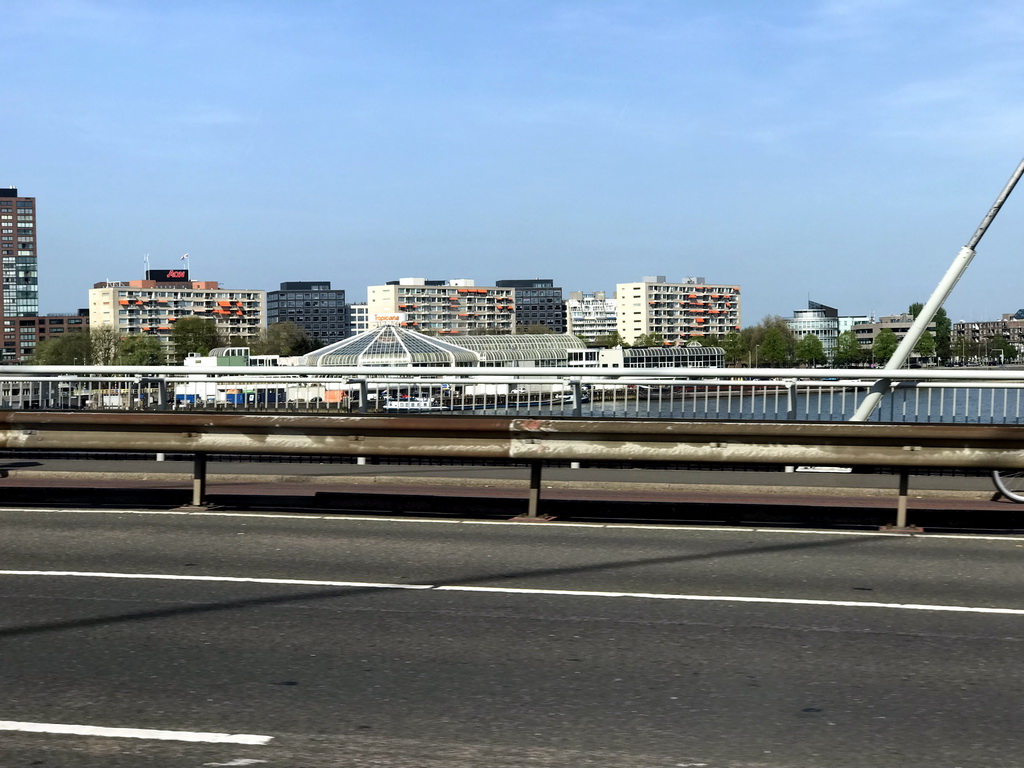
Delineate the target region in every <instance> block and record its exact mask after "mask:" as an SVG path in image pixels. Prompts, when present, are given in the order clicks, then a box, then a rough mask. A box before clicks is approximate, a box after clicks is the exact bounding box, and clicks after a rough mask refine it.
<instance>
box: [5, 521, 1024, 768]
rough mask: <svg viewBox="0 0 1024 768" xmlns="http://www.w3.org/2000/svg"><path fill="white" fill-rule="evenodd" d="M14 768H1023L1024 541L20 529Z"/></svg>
mask: <svg viewBox="0 0 1024 768" xmlns="http://www.w3.org/2000/svg"><path fill="white" fill-rule="evenodd" d="M0 525H2V526H3V531H4V535H3V537H0V571H2V572H0V592H2V598H3V605H4V611H3V613H2V614H0V654H2V659H3V669H4V676H3V681H4V682H3V686H4V695H3V697H2V699H0V728H3V729H4V730H5V732H4V733H3V734H2V738H0V765H5V766H6V765H10V766H21V765H38V766H60V768H81V767H83V766H90V767H91V766H103V767H104V768H110V767H119V766H139V765H154V766H241V765H253V766H267V767H268V768H277V767H279V768H299V767H301V768H321V767H322V768H326V767H327V766H331V767H332V768H334V767H336V766H346V767H350V766H351V767H356V768H362V767H364V766H365V767H366V768H369V767H370V766H388V767H393V766H403V767H404V766H410V767H412V766H417V767H422V768H435V767H436V768H442V766H443V767H444V768H479V767H480V766H488V767H489V768H513V767H515V768H520V767H521V766H572V767H573V768H575V767H576V766H588V765H590V766H600V767H601V768H618V767H620V766H621V768H662V767H664V768H680V766H690V767H693V768H696V767H697V766H700V767H701V768H726V767H730V768H735V767H738V766H742V767H744V768H754V767H755V766H756V767H757V768H817V767H819V766H830V767H833V768H844V767H847V766H848V767H850V768H853V767H856V768H863V766H872V767H873V768H889V767H890V766H891V767H892V768H896V767H897V766H898V767H899V768H907V767H908V766H922V767H924V766H928V768H943V767H948V768H954V767H959V768H1010V767H1011V766H1014V767H1017V766H1020V765H1021V755H1022V754H1024V736H1022V734H1021V728H1020V712H1021V711H1022V710H1024V675H1022V672H1021V664H1020V657H1021V653H1022V649H1024V569H1022V558H1024V539H1022V538H1020V537H1013V536H1002V537H965V536H936V535H924V536H910V535H903V534H899V535H894V534H881V533H835V532H832V533H828V532H815V531H804V532H794V531H764V530H755V529H731V530H714V529H692V528H680V527H676V528H664V527H646V528H641V527H632V526H612V525H603V526H599V525H592V526H581V525H560V524H558V523H521V522H520V523H511V522H507V523H495V522H484V523H480V522H477V523H473V522H456V521H389V520H375V519H362V520H358V519H348V518H343V517H326V516H324V517H320V516H308V515H307V516H290V515H261V516H252V515H245V514H237V513H235V514H223V513H177V514H175V513H167V512H152V511H150V512H146V513H141V514H136V513H131V512H127V511H126V512H109V511H108V512H87V513H82V512H72V511H66V512H47V511H40V510H25V511H0Z"/></svg>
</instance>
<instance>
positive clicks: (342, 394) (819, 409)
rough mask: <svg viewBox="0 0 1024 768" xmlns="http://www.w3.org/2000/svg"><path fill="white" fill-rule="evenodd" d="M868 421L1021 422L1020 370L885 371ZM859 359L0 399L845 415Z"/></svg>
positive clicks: (475, 373) (137, 382) (19, 381)
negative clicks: (852, 363) (823, 364)
mask: <svg viewBox="0 0 1024 768" xmlns="http://www.w3.org/2000/svg"><path fill="white" fill-rule="evenodd" d="M885 376H886V378H887V379H889V378H891V379H892V380H893V384H892V387H891V389H890V390H889V392H888V393H887V396H886V397H884V398H883V400H882V404H881V406H880V407H879V408H878V409H877V410H876V411H875V412H874V413H873V414H872V417H871V420H872V421H888V422H947V423H988V424H991V423H998V424H1018V423H1024V371H1022V370H1009V369H995V370H988V369H977V368H974V369H938V368H934V369H932V368H929V369H910V370H900V371H886V373H885ZM876 380H877V375H875V374H874V373H873V372H872V371H871V370H865V369H844V370H829V369H812V370H804V369H771V368H762V369H731V368H730V369H712V368H699V369H693V368H673V369H613V370H609V369H600V370H595V369H580V368H574V367H565V368H466V369H458V368H456V369H453V368H418V367H405V368H330V369H325V368H313V367H301V368H300V367H280V368H266V367H230V366H222V367H212V366H211V367H201V366H188V367H178V366H152V367H131V366H90V367H83V366H74V367H61V366H35V367H33V366H2V367H0V408H3V409H26V410H34V409H42V410H186V411H200V410H217V411H272V412H277V411H281V412H284V411H303V412H310V411H312V412H323V413H373V412H384V413H409V414H412V413H423V414H431V413H467V414H486V415H517V416H542V417H551V416H577V417H579V416H583V417H590V418H668V419H701V420H708V419H750V420H780V419H785V420H798V421H845V420H848V419H849V418H850V417H851V416H852V415H853V413H854V412H855V411H856V409H857V406H858V405H859V404H860V403H861V402H862V401H863V399H864V397H865V396H866V394H867V393H868V392H869V390H870V388H871V386H872V385H873V384H874V382H875V381H876Z"/></svg>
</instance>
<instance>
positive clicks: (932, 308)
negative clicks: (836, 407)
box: [850, 160, 1024, 421]
mask: <svg viewBox="0 0 1024 768" xmlns="http://www.w3.org/2000/svg"><path fill="white" fill-rule="evenodd" d="M1021 175H1024V160H1021V161H1020V163H1019V164H1018V165H1017V170H1015V171H1014V172H1013V175H1012V176H1010V180H1009V181H1008V182H1006V186H1005V187H1003V191H1002V192H1000V193H999V197H997V198H996V201H995V202H994V203H993V204H992V207H991V208H990V209H989V211H988V213H987V214H985V218H983V219H982V220H981V224H979V225H978V228H977V229H976V230H975V231H974V235H973V236H972V237H971V239H970V240H969V241H968V242H967V245H965V246H964V247H963V248H961V249H960V252H959V253H958V254H957V255H956V258H954V259H953V263H952V264H950V266H949V269H947V270H946V274H945V275H943V276H942V279H941V280H940V281H939V284H938V285H937V286H935V290H934V291H932V295H931V297H930V298H929V299H928V303H927V304H925V305H924V307H923V308H922V309H921V311H920V313H918V315H917V319H916V320H914V323H913V325H911V326H910V330H909V331H907V335H906V336H904V337H903V340H902V341H901V342H900V343H899V346H898V347H896V351H895V352H893V353H892V357H890V358H889V362H887V363H886V364H885V366H884V368H883V370H886V371H895V370H899V369H900V368H902V367H903V364H904V363H905V362H907V360H908V358H909V357H910V353H911V352H912V351H913V350H914V347H915V346H916V345H917V342H918V341H920V339H921V337H922V336H923V335H924V332H925V331H926V330H927V329H928V325H929V324H930V323H931V321H932V319H933V318H934V317H935V313H936V312H938V311H939V307H941V306H942V303H943V302H944V301H945V300H946V299H947V298H948V297H949V294H950V293H951V292H952V291H953V288H954V287H955V286H956V284H957V282H959V280H960V278H961V277H962V276H963V274H964V272H965V271H967V267H968V266H969V265H970V263H971V259H973V258H974V249H975V248H976V247H977V245H978V243H980V242H981V238H983V237H984V236H985V232H987V231H988V228H989V225H990V224H991V223H992V221H993V220H994V219H995V217H996V214H997V213H999V209H1000V208H1002V207H1003V203H1005V202H1006V198H1008V197H1009V196H1010V193H1011V192H1012V191H1013V188H1014V187H1015V186H1016V185H1017V182H1018V181H1020V177H1021ZM891 387H892V379H879V380H878V381H876V382H875V383H874V385H873V386H872V387H871V391H870V392H868V394H867V396H865V398H864V400H863V401H861V404H860V405H859V406H858V407H857V412H856V413H854V414H853V418H851V419H850V421H867V419H868V417H869V416H871V412H872V411H874V410H875V408H877V407H878V403H879V402H880V401H881V399H882V395H883V394H885V393H886V392H888V391H889V389H890V388H891Z"/></svg>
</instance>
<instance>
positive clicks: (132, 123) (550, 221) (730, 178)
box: [0, 0, 1024, 325]
mask: <svg viewBox="0 0 1024 768" xmlns="http://www.w3.org/2000/svg"><path fill="white" fill-rule="evenodd" d="M5 20H9V23H10V27H9V28H10V29H11V30H13V31H14V34H12V35H11V38H10V41H9V44H8V50H9V54H10V60H11V61H15V62H18V70H17V71H18V76H17V77H11V78H7V79H5V80H4V82H3V85H2V86H0V89H2V91H0V93H3V95H4V97H5V99H6V100H7V102H8V103H11V104H18V105H31V109H20V110H19V114H18V116H17V119H16V120H14V121H12V123H11V127H10V128H9V131H10V136H11V137H13V138H15V139H16V141H14V142H13V143H11V144H10V145H9V147H10V148H11V152H10V154H9V155H8V156H6V157H5V160H4V164H3V167H4V169H5V170H6V172H7V173H6V177H5V178H3V179H0V184H2V185H5V186H6V185H9V186H16V187H18V188H19V190H20V191H21V194H23V195H29V196H32V197H35V198H36V199H37V200H38V201H39V204H38V216H39V219H40V227H41V231H42V232H44V237H43V238H42V240H41V242H40V244H39V245H40V248H39V252H40V259H39V283H40V287H41V289H42V290H41V292H40V301H41V305H40V311H41V312H44V313H53V312H68V311H71V310H73V309H76V308H78V307H80V306H83V305H84V304H83V298H82V296H83V286H90V285H92V284H93V283H96V282H100V281H103V280H115V279H134V278H136V277H137V276H139V275H140V274H141V273H142V271H143V266H142V265H143V260H144V258H145V257H146V255H147V254H148V255H149V259H150V262H151V263H152V264H153V265H163V266H171V265H173V264H174V262H175V260H176V259H178V258H179V257H180V256H181V254H182V253H185V252H188V253H190V255H191V269H192V271H193V273H194V275H195V277H196V278H197V279H207V280H220V281H222V282H225V283H236V282H237V283H242V282H244V283H246V284H247V285H250V284H251V287H260V288H264V289H270V288H272V287H273V286H276V285H277V284H279V283H281V282H285V281H289V280H306V279H317V280H319V279H324V280H331V281H333V282H334V283H335V285H338V286H340V287H343V288H346V289H349V290H352V289H356V291H359V290H361V289H362V287H363V286H369V285H374V284H378V283H380V282H382V281H383V280H387V279H395V278H397V277H402V276H413V275H422V274H431V275H437V274H443V275H446V276H450V277H453V278H454V277H468V278H474V279H479V280H481V281H482V282H488V281H490V280H492V279H502V278H520V277H521V278H529V277H532V276H541V277H546V278H551V279H553V280H554V282H555V284H556V285H560V286H561V287H563V288H564V290H565V291H566V292H570V291H584V292H593V291H600V290H603V291H608V292H610V291H612V290H613V289H614V286H615V284H617V283H621V282H627V281H631V280H636V279H638V278H639V277H640V276H641V275H653V274H661V275H667V276H668V278H669V279H670V280H678V279H681V278H683V277H686V276H690V275H703V276H706V277H707V278H708V280H711V281H714V282H721V283H732V284H738V285H740V286H742V287H743V294H744V315H743V324H744V325H751V324H754V323H756V322H758V321H759V320H760V319H761V317H763V316H764V315H766V314H778V315H788V314H789V313H790V312H792V311H793V310H794V309H797V308H800V307H802V306H804V305H805V304H806V301H807V298H808V297H810V298H814V299H817V300H821V301H825V302H826V303H828V304H829V305H831V306H837V307H839V308H840V309H841V310H842V311H843V312H844V313H850V314H875V315H883V314H889V313H893V312H899V311H903V310H905V308H906V307H907V306H908V305H909V304H910V303H912V302H914V301H924V300H926V298H927V297H928V295H929V294H930V292H931V290H932V289H933V288H934V286H935V284H936V283H937V282H938V280H939V278H940V277H941V275H942V274H943V273H944V271H945V270H946V268H947V267H948V265H949V263H950V262H951V261H952V259H953V257H954V255H955V254H956V252H957V251H958V250H959V248H960V246H961V245H963V243H964V242H966V241H967V240H968V238H969V237H970V235H971V233H972V232H973V231H974V228H975V227H976V226H977V224H978V222H979V221H980V219H981V217H982V216H983V215H984V213H985V212H986V211H987V210H988V207H989V205H991V203H992V200H993V199H994V198H995V195H996V193H997V192H998V191H999V189H1000V188H1001V186H1002V185H1003V183H1004V182H1005V180H1006V179H1007V178H1008V177H1009V175H1010V173H1011V171H1012V170H1013V168H1014V166H1015V165H1016V163H1017V162H1018V161H1019V159H1020V155H1021V147H1020V144H1019V141H1018V126H1019V125H1020V113H1021V111H1022V107H1021V94H1020V91H1021V89H1022V87H1024V86H1022V82H1024V79H1022V78H1021V77H1020V70H1021V69H1022V68H1024V53H1022V52H1024V47H1022V46H1021V45H1020V43H1021V42H1022V39H1024V8H1019V7H1017V6H1016V5H1015V4H1012V3H1008V2H998V1H997V0H983V1H982V2H979V3H975V4H971V5H969V6H963V5H962V4H958V3H953V2H944V1H941V0H940V1H938V2H925V1H924V0H905V1H903V2H894V3H877V2H871V1H870V0H864V1H863V2H856V1H854V0H845V1H843V2H839V1H838V0H837V1H834V2H808V3H801V4H762V3H754V2H736V3H729V4H723V3H718V2H710V1H709V0H693V1H691V2H683V3H674V2H673V3H669V2H638V3H632V4H628V5H623V4H620V3H614V2H602V1H601V0H594V1H593V2H587V3H579V2H566V1H564V0H555V1H553V2H550V3H541V4H524V3H510V2H501V1H495V2H484V3H478V2H454V1H452V0H439V1H438V2H436V3H431V4H420V3H414V2H405V1H401V0H396V2H391V3H385V4H381V3H369V2H364V1H360V0H356V1H355V2H352V3H346V4H334V3H301V4H288V5H281V4H277V3H270V2H261V1H258V0H257V1H255V2H247V3H237V2H224V3H217V4H212V5H211V4H202V3H198V2H194V1H193V0H185V1H184V2H181V3H175V4H173V5H166V4H158V3H153V2H143V3H129V2H124V1H123V0H93V1H86V0H65V1H63V2H52V1H51V0H40V2H35V3H31V4H29V3H23V4H16V5H15V6H12V8H11V9H9V10H5ZM951 52H955V55H954V54H952V53H951ZM1020 194H1022V193H1020V192H1018V193H1017V195H1018V196H1019V195H1020ZM1022 211H1024V208H1022V203H1021V202H1020V201H1019V199H1018V197H1015V196H1011V198H1010V200H1009V202H1008V203H1007V206H1006V208H1005V210H1004V212H1003V213H1002V214H1001V215H1000V218H999V219H997V221H996V223H995V224H994V226H993V227H992V230H991V232H990V233H989V234H988V235H987V236H986V238H985V240H984V241H983V242H982V243H981V246H980V247H979V249H978V256H977V258H976V259H975V261H974V263H973V264H972V266H971V268H970V269H969V270H968V271H967V273H966V275H965V276H964V278H963V279H962V280H961V282H960V284H959V285H958V286H957V288H956V289H955V290H954V292H953V294H952V296H951V298H950V300H949V301H948V302H947V305H946V306H947V311H948V313H949V316H950V317H951V318H952V319H953V320H955V321H958V320H983V319H991V318H992V317H993V316H999V315H1000V314H1002V313H1008V312H1014V311H1016V309H1018V308H1020V307H1021V306H1024V300H1022V299H1021V298H1019V297H1018V296H1019V292H1018V291H1017V290H1016V286H1015V285H1014V282H1013V281H1012V280H1010V279H1007V276H1008V275H1011V274H1015V273H1016V265H1017V258H1016V257H1017V253H1018V246H1017V243H1018V242H1020V240H1021V239H1022V236H1024V215H1022ZM236 276H245V279H244V280H236ZM358 298H359V297H358V293H356V292H353V294H352V297H351V299H350V300H358Z"/></svg>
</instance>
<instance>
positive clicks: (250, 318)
mask: <svg viewBox="0 0 1024 768" xmlns="http://www.w3.org/2000/svg"><path fill="white" fill-rule="evenodd" d="M265 303H266V293H265V292H264V291H262V290H257V289H254V288H223V287H221V285H220V283H218V282H216V281H211V280H190V279H189V273H188V270H187V269H168V270H159V269H156V270H147V271H146V279H145V280H128V281H124V282H103V283H96V284H95V285H94V286H93V287H92V289H91V290H90V291H89V324H90V325H91V326H92V327H93V328H102V327H105V326H109V327H113V328H114V329H116V330H117V332H118V334H119V335H121V336H126V335H130V334H134V333H146V334H149V335H151V336H156V337H157V338H158V339H160V343H161V344H162V345H163V346H164V347H165V348H168V349H169V348H170V346H171V341H170V335H171V329H172V326H173V325H174V323H175V322H176V321H178V320H180V319H181V318H183V317H202V318H207V319H209V320H212V321H213V322H214V324H215V325H216V327H217V330H218V331H219V332H220V334H221V335H222V336H223V337H224V338H225V339H237V340H239V341H240V342H241V343H242V344H244V343H246V342H249V341H253V340H255V339H256V338H258V337H259V334H260V332H261V331H262V330H263V328H264V327H265V326H266V323H265V314H264V307H265Z"/></svg>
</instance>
